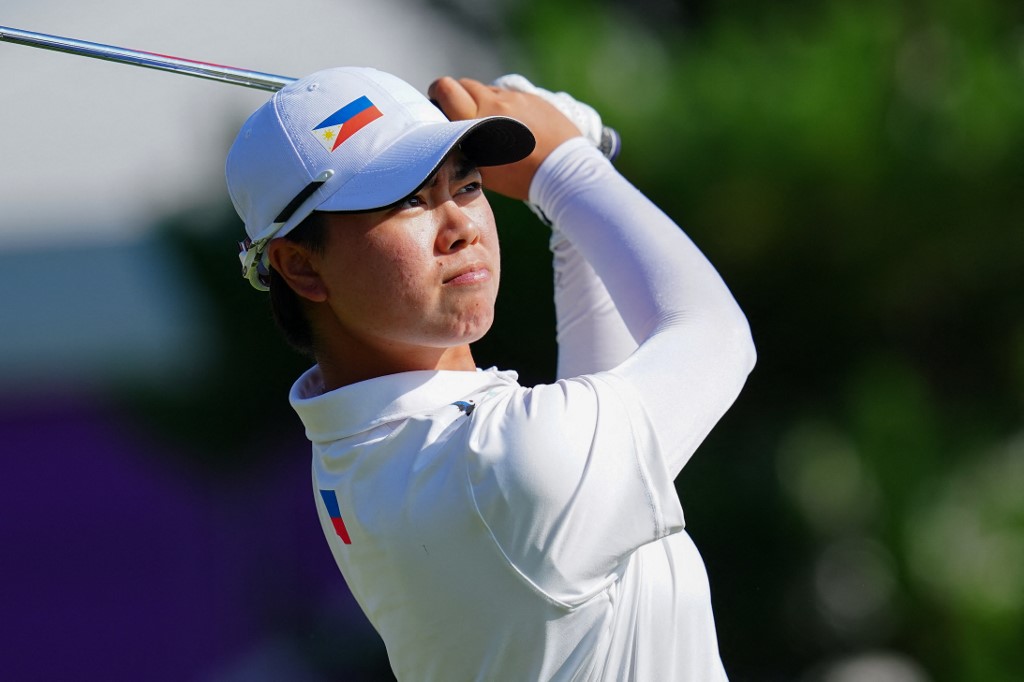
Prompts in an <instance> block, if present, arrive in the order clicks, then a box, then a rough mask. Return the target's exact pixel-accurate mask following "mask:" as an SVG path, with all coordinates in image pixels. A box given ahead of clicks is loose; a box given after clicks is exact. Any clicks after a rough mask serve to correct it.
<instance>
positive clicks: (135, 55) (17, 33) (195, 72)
mask: <svg viewBox="0 0 1024 682" xmlns="http://www.w3.org/2000/svg"><path fill="white" fill-rule="evenodd" d="M0 40H2V41H5V42H10V43H17V44H19V45H27V46H29V47H38V48H42V49H44V50H54V51H56V52H67V53H69V54H76V55H80V56H82V57H92V58H94V59H104V60H106V61H111V62H121V63H123V64H131V65H133V66H141V67H143V68H147V69H157V70H160V71H171V72H174V73H180V74H183V75H185V76H193V77H195V78H205V79H207V80H214V81H220V82H222V83H232V84H234V85H242V86H245V87H247V88H255V89H257V90H268V91H270V92H274V91H276V90H280V89H281V88H283V87H284V86H286V85H288V84H289V83H291V82H292V81H294V80H295V79H294V78H289V77H287V76H276V75H274V74H271V73H262V72H260V71H250V70H248V69H239V68H236V67H233V66H222V65H220V64H208V63H206V62H197V61H194V60H191V59H181V58H180V57H170V56H168V55H162V54H155V53H153V52H143V51H141V50H129V49H127V48H123V47H114V46H113V45H103V44H101V43H90V42H88V41H85V40H76V39H74V38H62V37H60V36H54V35H48V34H46V33H36V32H34V31H22V30H20V29H16V28H8V27H6V26H0Z"/></svg>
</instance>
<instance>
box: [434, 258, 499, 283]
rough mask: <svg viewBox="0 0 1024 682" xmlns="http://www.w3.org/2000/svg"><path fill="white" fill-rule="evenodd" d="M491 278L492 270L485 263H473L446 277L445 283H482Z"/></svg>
mask: <svg viewBox="0 0 1024 682" xmlns="http://www.w3.org/2000/svg"><path fill="white" fill-rule="evenodd" d="M490 279H491V271H490V270H489V269H488V268H487V266H486V265H484V264H483V263H472V264H470V265H467V266H465V267H462V268H459V269H458V270H455V271H454V272H452V273H451V274H450V275H448V277H446V278H445V280H444V282H443V283H444V284H452V285H455V286H464V285H469V284H481V283H483V282H487V281H489V280H490Z"/></svg>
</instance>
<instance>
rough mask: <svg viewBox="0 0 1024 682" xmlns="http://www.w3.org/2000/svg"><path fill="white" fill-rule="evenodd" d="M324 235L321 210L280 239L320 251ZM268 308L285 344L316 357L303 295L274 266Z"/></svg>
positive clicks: (322, 249) (314, 212) (311, 329)
mask: <svg viewBox="0 0 1024 682" xmlns="http://www.w3.org/2000/svg"><path fill="white" fill-rule="evenodd" d="M326 237H327V230H326V221H324V220H323V214H322V213H319V212H317V211H313V212H312V213H310V214H309V216H308V217H307V218H306V219H305V220H303V221H302V222H301V223H299V224H298V225H297V226H296V227H295V229H293V230H292V231H291V232H289V233H288V234H286V235H284V237H282V239H287V240H289V241H292V242H295V243H296V244H300V245H301V246H304V247H306V248H307V249H310V250H311V251H314V252H315V253H318V254H323V252H324V248H325V247H326V243H327V240H326ZM270 310H271V312H272V313H273V315H274V322H276V323H277V327H278V329H280V330H281V333H282V334H284V338H285V340H286V341H287V342H288V344H289V345H290V346H291V347H292V348H294V349H295V350H297V351H299V352H300V353H302V354H303V355H307V356H309V357H310V358H313V359H314V360H315V359H316V354H315V352H314V343H313V328H312V326H311V325H310V323H309V319H308V318H307V317H306V311H305V308H304V307H303V304H302V298H301V297H300V296H299V295H298V294H296V293H295V292H294V291H292V288H291V287H290V286H289V285H288V282H287V281H285V279H284V277H282V276H281V275H280V274H279V273H278V272H277V271H276V270H275V269H274V268H273V267H271V268H270Z"/></svg>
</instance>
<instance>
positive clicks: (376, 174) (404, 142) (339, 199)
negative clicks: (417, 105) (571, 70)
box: [310, 116, 536, 211]
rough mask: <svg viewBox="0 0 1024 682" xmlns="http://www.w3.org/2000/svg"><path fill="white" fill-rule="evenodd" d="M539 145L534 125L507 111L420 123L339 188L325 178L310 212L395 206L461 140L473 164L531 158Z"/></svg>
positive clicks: (484, 164) (498, 162)
mask: <svg viewBox="0 0 1024 682" xmlns="http://www.w3.org/2000/svg"><path fill="white" fill-rule="evenodd" d="M535 144H536V141H535V140H534V137H533V133H531V132H530V130H529V128H527V127H526V126H525V125H523V124H522V123H520V122H519V121H517V120H515V119H512V118H506V117H503V116H493V117H488V118H482V119H473V120H469V121H455V122H445V123H430V124H426V125H423V126H419V127H417V128H414V129H413V130H411V131H409V132H408V133H407V134H406V135H404V136H402V138H401V139H399V140H397V141H396V142H395V143H394V144H392V145H391V146H390V147H388V148H387V149H386V150H385V151H384V152H382V153H381V154H379V155H378V156H377V157H375V158H374V159H373V160H371V161H370V162H369V163H368V164H367V165H366V167H364V168H363V169H362V170H360V171H359V172H358V173H356V174H355V175H354V176H352V177H351V178H350V179H349V180H348V181H347V182H343V183H340V184H338V185H337V186H336V187H332V186H331V183H330V182H328V183H326V184H325V185H324V187H322V188H321V189H320V190H319V191H318V192H317V193H316V194H323V195H325V196H324V197H323V199H322V201H320V202H317V201H316V200H315V199H314V200H313V203H314V204H315V205H314V207H313V208H312V209H310V211H312V210H318V211H369V210H374V209H378V208H384V207H386V206H390V205H392V204H394V203H395V202H397V201H400V200H401V199H404V198H405V197H407V196H409V195H410V194H412V193H413V192H414V191H416V189H417V188H418V187H420V186H421V185H422V184H423V183H424V182H425V181H426V180H427V179H428V178H429V177H430V176H431V175H433V174H434V172H436V171H437V169H438V168H439V167H440V166H441V164H442V163H443V162H444V160H445V158H446V157H447V156H448V154H449V153H450V152H451V151H452V149H454V148H455V147H456V146H459V145H461V149H462V151H463V153H465V154H466V157H467V158H469V159H470V160H471V161H473V162H474V163H476V164H478V165H480V166H498V165H503V164H506V163H514V162H516V161H520V160H522V159H524V158H526V157H527V156H529V155H530V152H532V151H533V148H534V146H535ZM314 196H315V195H314Z"/></svg>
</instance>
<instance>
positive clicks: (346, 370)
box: [316, 344, 476, 391]
mask: <svg viewBox="0 0 1024 682" xmlns="http://www.w3.org/2000/svg"><path fill="white" fill-rule="evenodd" d="M316 361H317V364H318V365H319V366H320V374H321V375H322V376H323V380H324V391H333V390H334V389H336V388H341V387H342V386H348V385H349V384H354V383H357V382H360V381H366V380H367V379H375V378H376V377H382V376H386V375H388V374H398V373H400V372H414V371H419V370H455V371H467V372H472V371H475V370H476V363H475V362H474V361H473V354H472V352H471V351H470V348H469V344H465V345H462V346H454V347H452V348H419V347H417V348H408V347H401V348H398V347H393V348H385V349H381V348H377V349H373V350H372V352H369V351H368V349H365V348H352V347H349V348H345V349H336V350H333V351H332V350H331V349H325V350H324V351H322V352H321V351H317V354H316Z"/></svg>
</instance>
